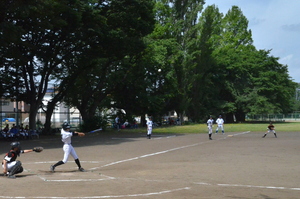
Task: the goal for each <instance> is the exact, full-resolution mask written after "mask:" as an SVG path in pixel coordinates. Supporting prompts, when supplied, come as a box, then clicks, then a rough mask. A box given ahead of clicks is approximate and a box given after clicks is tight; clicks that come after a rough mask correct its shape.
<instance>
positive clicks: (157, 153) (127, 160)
mask: <svg viewBox="0 0 300 199" xmlns="http://www.w3.org/2000/svg"><path fill="white" fill-rule="evenodd" d="M249 132H250V131H246V132H242V133H236V134H234V135H242V134H246V133H249ZM226 138H227V136H226V137H223V138H220V139H217V140H223V139H226ZM208 142H211V140H209V141H204V142H199V143H195V144H190V145H186V146H181V147H176V148H172V149H168V150H165V151H159V152H155V153H150V154H146V155H142V156H137V157H133V158H129V159H125V160H120V161H116V162H112V163H109V164H106V165H103V166H100V167H95V168H91V170H96V169H99V168H103V167H108V166H112V165H116V164H120V163H124V162H129V161H133V160H138V159H141V158H146V157H151V156H155V155H160V154H164V153H168V152H172V151H176V150H180V149H185V148H189V147H194V146H198V145H201V144H205V143H208Z"/></svg>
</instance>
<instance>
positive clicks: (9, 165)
mask: <svg viewBox="0 0 300 199" xmlns="http://www.w3.org/2000/svg"><path fill="white" fill-rule="evenodd" d="M16 163H17V161H13V162H9V163H7V164H6V168H7V171H10V170H11V168H12V167H13V166H15V164H16ZM2 168H4V166H3V165H2Z"/></svg>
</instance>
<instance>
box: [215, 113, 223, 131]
mask: <svg viewBox="0 0 300 199" xmlns="http://www.w3.org/2000/svg"><path fill="white" fill-rule="evenodd" d="M216 123H217V129H216V134H217V133H218V131H219V129H221V130H222V134H224V120H223V118H222V115H219V118H218V119H217V121H216Z"/></svg>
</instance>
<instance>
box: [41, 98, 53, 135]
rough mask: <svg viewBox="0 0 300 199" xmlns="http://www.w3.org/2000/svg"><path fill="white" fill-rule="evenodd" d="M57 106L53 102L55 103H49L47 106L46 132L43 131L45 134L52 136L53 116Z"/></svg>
mask: <svg viewBox="0 0 300 199" xmlns="http://www.w3.org/2000/svg"><path fill="white" fill-rule="evenodd" d="M55 105H56V103H55V102H53V101H50V102H48V104H47V110H46V112H45V113H46V121H45V124H44V130H43V133H44V134H48V135H49V134H51V124H52V123H51V117H52V114H53V111H54V109H55Z"/></svg>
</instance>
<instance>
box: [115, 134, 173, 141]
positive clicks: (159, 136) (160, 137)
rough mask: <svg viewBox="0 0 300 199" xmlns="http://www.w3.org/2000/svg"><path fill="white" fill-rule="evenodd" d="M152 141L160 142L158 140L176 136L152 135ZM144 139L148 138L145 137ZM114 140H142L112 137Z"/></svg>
mask: <svg viewBox="0 0 300 199" xmlns="http://www.w3.org/2000/svg"><path fill="white" fill-rule="evenodd" d="M151 137H152V138H151V139H152V140H158V139H164V138H173V137H176V135H169V136H161V135H152V136H151ZM143 138H146V137H145V136H143ZM111 139H112V140H132V139H141V138H117V137H112V138H111Z"/></svg>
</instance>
